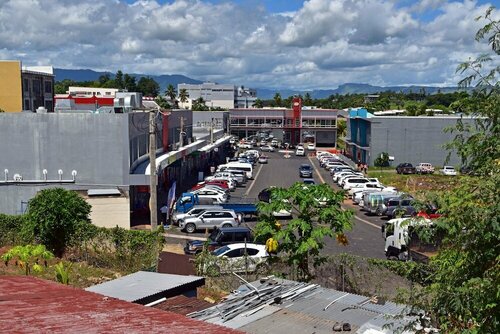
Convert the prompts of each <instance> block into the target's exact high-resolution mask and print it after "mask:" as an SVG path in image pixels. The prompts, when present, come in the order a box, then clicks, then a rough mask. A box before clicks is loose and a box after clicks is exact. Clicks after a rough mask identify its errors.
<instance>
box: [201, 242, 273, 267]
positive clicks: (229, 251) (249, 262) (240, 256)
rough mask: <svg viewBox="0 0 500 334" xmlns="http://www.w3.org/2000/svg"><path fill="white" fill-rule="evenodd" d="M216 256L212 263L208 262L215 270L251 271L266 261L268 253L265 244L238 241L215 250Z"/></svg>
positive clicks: (208, 265)
mask: <svg viewBox="0 0 500 334" xmlns="http://www.w3.org/2000/svg"><path fill="white" fill-rule="evenodd" d="M212 254H213V255H215V256H216V257H217V258H216V260H215V261H214V263H208V264H207V265H206V266H207V269H208V268H210V267H212V268H213V269H215V270H216V271H217V272H220V273H225V272H245V271H249V272H253V271H255V270H257V268H258V267H259V265H261V264H263V263H265V262H266V260H267V258H268V256H269V254H268V253H267V251H266V246H265V245H259V244H251V243H246V244H245V243H238V244H230V245H226V246H224V247H221V248H219V249H217V250H215V251H214V252H213V253H212Z"/></svg>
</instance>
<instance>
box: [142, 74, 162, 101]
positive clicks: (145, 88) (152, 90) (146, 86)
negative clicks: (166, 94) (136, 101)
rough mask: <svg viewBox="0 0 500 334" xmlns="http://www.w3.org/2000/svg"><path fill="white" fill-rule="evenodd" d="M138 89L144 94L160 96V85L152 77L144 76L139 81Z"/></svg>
mask: <svg viewBox="0 0 500 334" xmlns="http://www.w3.org/2000/svg"><path fill="white" fill-rule="evenodd" d="M137 91H139V92H141V93H142V95H143V96H153V97H156V96H158V94H159V92H160V85H158V83H157V82H156V81H155V80H154V79H153V78H150V77H142V78H140V79H139V82H137Z"/></svg>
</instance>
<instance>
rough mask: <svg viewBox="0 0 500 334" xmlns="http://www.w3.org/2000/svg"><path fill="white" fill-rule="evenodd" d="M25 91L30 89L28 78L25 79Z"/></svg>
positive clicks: (27, 91)
mask: <svg viewBox="0 0 500 334" xmlns="http://www.w3.org/2000/svg"><path fill="white" fill-rule="evenodd" d="M23 91H24V92H26V93H29V91H30V82H29V80H28V79H23Z"/></svg>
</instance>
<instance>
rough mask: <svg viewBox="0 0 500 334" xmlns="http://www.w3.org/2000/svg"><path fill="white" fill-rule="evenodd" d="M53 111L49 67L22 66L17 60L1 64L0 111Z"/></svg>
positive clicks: (51, 73)
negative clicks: (42, 109)
mask: <svg viewBox="0 0 500 334" xmlns="http://www.w3.org/2000/svg"><path fill="white" fill-rule="evenodd" d="M39 107H43V108H45V110H46V111H48V112H53V111H54V70H53V68H52V66H21V62H20V61H0V109H2V110H4V111H6V112H21V111H23V110H30V111H32V112H35V111H37V109H38V108H39Z"/></svg>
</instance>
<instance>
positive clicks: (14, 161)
mask: <svg viewBox="0 0 500 334" xmlns="http://www.w3.org/2000/svg"><path fill="white" fill-rule="evenodd" d="M148 118H149V115H148V113H147V112H132V113H128V114H114V113H106V114H89V113H68V114H66V113H45V114H42V113H0V157H1V158H0V171H1V172H2V173H3V174H4V175H3V176H2V177H0V212H1V213H6V214H20V213H24V212H25V211H26V209H27V203H28V201H29V200H30V199H31V198H33V197H34V196H35V195H36V194H37V193H38V192H39V191H40V190H42V189H46V188H49V187H63V188H66V189H71V190H77V191H79V192H80V193H81V194H82V196H83V197H84V198H86V199H87V200H88V201H89V203H91V204H92V206H93V209H92V211H93V215H94V214H98V215H99V217H97V216H96V217H92V220H93V222H94V223H96V224H97V225H100V226H107V227H111V226H115V225H119V226H121V227H125V228H129V227H130V226H131V225H137V224H138V223H137V222H147V221H148V220H149V218H148V217H149V203H148V200H149V176H148V175H147V174H146V173H145V166H147V165H148V164H149V156H148V153H149V136H148V131H149V119H148ZM156 120H157V122H156V139H157V142H156V148H157V149H156V155H157V160H158V161H161V159H162V158H163V157H164V156H167V155H168V159H163V160H164V161H162V162H161V163H158V170H157V175H158V195H159V199H160V200H162V199H165V194H166V193H167V192H168V190H169V189H170V187H171V186H172V183H173V182H174V181H175V182H176V184H177V188H176V194H179V193H180V192H182V191H185V190H186V189H187V187H189V186H192V185H193V184H194V183H196V182H197V175H198V170H200V169H208V168H209V167H208V164H209V161H208V159H209V158H210V159H217V160H223V159H225V156H224V154H225V150H223V149H221V150H217V155H216V156H215V155H210V156H209V155H208V154H209V153H211V148H212V146H210V145H209V143H207V140H206V139H205V138H201V139H196V141H194V140H193V136H192V133H193V130H192V124H193V119H192V112H191V111H190V110H172V111H170V112H168V113H163V114H158V115H157V119H156ZM181 123H183V124H181ZM181 132H182V133H183V134H182V138H183V142H184V145H183V146H182V147H180V145H179V141H180V137H181ZM224 143H225V142H224V141H218V145H223V144H224ZM201 149H203V152H204V153H199V150H201ZM159 205H160V207H161V206H162V205H164V203H161V202H159ZM110 212H115V217H110V216H109V214H110ZM117 216H120V217H119V219H117V218H116V217H117ZM109 224H111V226H109Z"/></svg>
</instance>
